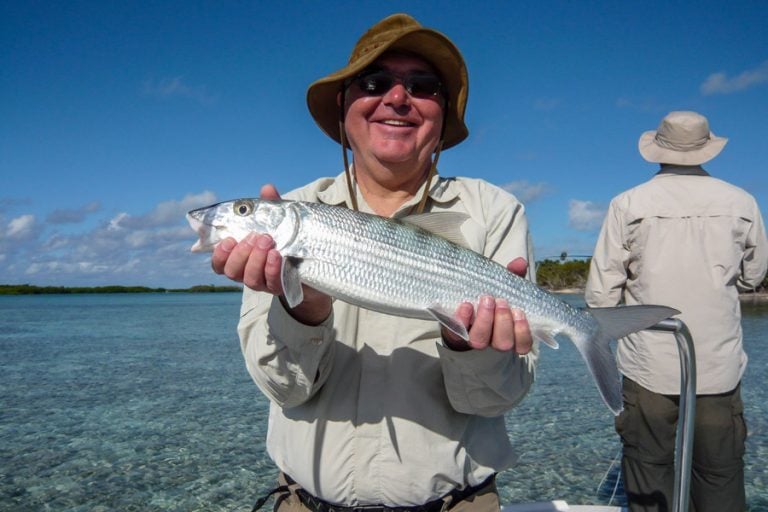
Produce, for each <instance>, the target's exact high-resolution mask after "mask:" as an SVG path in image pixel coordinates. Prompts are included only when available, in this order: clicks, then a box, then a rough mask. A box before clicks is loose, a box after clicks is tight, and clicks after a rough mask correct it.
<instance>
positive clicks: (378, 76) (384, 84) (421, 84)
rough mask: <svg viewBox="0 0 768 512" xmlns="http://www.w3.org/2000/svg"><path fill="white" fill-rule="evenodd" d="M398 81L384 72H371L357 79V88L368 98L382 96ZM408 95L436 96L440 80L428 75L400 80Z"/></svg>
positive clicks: (439, 87)
mask: <svg viewBox="0 0 768 512" xmlns="http://www.w3.org/2000/svg"><path fill="white" fill-rule="evenodd" d="M396 81H398V79H396V78H395V77H394V76H393V75H392V74H390V73H387V72H386V71H372V72H370V73H363V74H361V75H360V76H358V77H357V86H358V87H359V88H360V90H361V91H362V92H363V93H364V94H367V95H368V96H382V95H384V94H386V93H387V91H389V90H390V89H391V88H392V87H393V86H394V85H395V82H396ZM402 83H403V86H404V87H405V90H407V91H408V94H411V95H412V96H417V97H428V96H437V95H438V94H439V93H440V91H441V88H442V84H441V83H440V79H439V78H438V77H437V76H436V75H433V74H430V73H414V74H411V75H406V76H405V77H404V78H403V79H402Z"/></svg>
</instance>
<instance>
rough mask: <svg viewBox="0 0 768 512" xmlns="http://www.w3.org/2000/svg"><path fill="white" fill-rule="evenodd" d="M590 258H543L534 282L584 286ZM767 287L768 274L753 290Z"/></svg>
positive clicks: (555, 287) (544, 285)
mask: <svg viewBox="0 0 768 512" xmlns="http://www.w3.org/2000/svg"><path fill="white" fill-rule="evenodd" d="M589 264H590V260H589V259H587V260H571V261H558V260H544V261H539V262H537V264H536V265H537V266H536V284H538V285H539V286H541V287H542V288H547V289H549V290H562V289H564V288H584V286H585V285H586V283H587V276H588V275H589ZM766 289H768V276H766V278H765V279H763V282H762V283H761V284H760V286H758V287H757V288H756V289H755V290H754V291H756V292H763V291H765V290H766Z"/></svg>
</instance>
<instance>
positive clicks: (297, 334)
mask: <svg viewBox="0 0 768 512" xmlns="http://www.w3.org/2000/svg"><path fill="white" fill-rule="evenodd" d="M237 330H238V334H239V336H240V347H241V349H242V351H243V356H244V357H245V364H246V368H247V369H248V373H249V374H250V375H251V377H252V378H253V380H254V381H255V382H256V384H257V385H258V386H259V388H260V389H261V391H262V392H263V393H264V394H265V395H266V396H267V397H269V399H270V400H272V401H273V402H274V403H276V404H277V405H279V406H281V407H284V408H289V407H293V406H296V405H299V404H301V403H304V402H306V401H307V400H309V399H310V398H311V397H312V396H313V395H314V394H315V393H316V392H317V391H318V389H320V388H321V387H322V385H323V383H325V381H326V379H327V378H328V374H329V373H330V371H331V366H332V362H333V351H334V346H335V343H334V336H333V334H334V330H333V313H331V315H330V316H329V317H328V318H327V319H326V320H325V321H324V322H323V323H322V324H320V325H317V326H310V325H305V324H302V323H301V322H298V321H297V320H296V319H294V318H293V317H292V316H291V315H290V314H289V313H288V312H287V311H286V310H285V308H284V307H283V305H282V304H281V303H280V301H279V299H278V298H277V297H274V296H272V295H270V294H267V293H261V292H255V291H253V290H250V289H248V288H245V290H244V292H243V305H242V310H241V314H240V322H239V324H238V328H237Z"/></svg>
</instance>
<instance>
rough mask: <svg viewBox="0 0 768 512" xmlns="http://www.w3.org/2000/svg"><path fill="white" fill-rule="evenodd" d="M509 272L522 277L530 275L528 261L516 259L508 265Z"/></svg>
mask: <svg viewBox="0 0 768 512" xmlns="http://www.w3.org/2000/svg"><path fill="white" fill-rule="evenodd" d="M507 270H509V271H510V272H512V273H513V274H515V275H518V276H520V277H525V275H526V274H527V273H528V261H526V259H525V258H515V259H514V260H512V261H510V262H509V263H507Z"/></svg>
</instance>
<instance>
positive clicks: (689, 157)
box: [637, 112, 728, 165]
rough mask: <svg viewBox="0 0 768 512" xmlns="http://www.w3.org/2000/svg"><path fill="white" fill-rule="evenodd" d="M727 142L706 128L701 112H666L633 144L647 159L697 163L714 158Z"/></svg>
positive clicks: (683, 163) (661, 161) (684, 163)
mask: <svg viewBox="0 0 768 512" xmlns="http://www.w3.org/2000/svg"><path fill="white" fill-rule="evenodd" d="M727 142H728V139H727V138H725V137H718V136H716V135H715V134H714V133H712V132H711V131H710V130H709V121H707V118H706V117H704V116H702V115H701V114H698V113H696V112H670V113H669V114H667V115H666V116H665V117H664V119H662V120H661V123H660V124H659V127H658V129H656V130H651V131H647V132H645V133H643V134H642V135H641V136H640V140H639V141H638V143H637V147H638V149H639V150H640V154H641V155H642V156H643V158H645V159H646V160H648V161H649V162H657V163H663V164H677V165H701V164H703V163H704V162H708V161H710V160H712V159H713V158H715V157H716V156H717V155H718V154H719V153H720V152H721V151H722V150H723V148H724V147H725V144H726V143H727Z"/></svg>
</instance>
